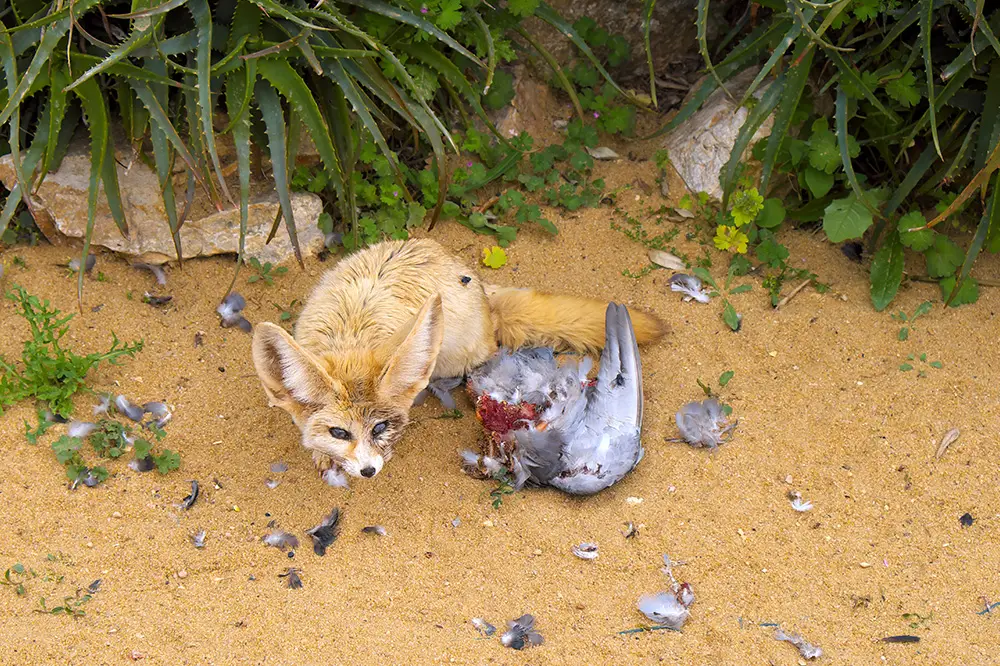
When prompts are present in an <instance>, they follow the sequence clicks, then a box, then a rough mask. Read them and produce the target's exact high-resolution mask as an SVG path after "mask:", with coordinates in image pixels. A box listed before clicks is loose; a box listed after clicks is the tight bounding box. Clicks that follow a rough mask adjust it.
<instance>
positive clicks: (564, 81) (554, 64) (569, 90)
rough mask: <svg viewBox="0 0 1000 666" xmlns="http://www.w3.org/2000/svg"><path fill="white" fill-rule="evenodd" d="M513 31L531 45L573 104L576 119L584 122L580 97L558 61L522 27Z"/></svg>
mask: <svg viewBox="0 0 1000 666" xmlns="http://www.w3.org/2000/svg"><path fill="white" fill-rule="evenodd" d="M514 30H515V31H517V34H519V35H521V38H522V39H523V40H524V41H526V42H528V44H530V45H531V48H533V49H535V51H537V52H538V55H540V56H542V59H543V60H544V61H545V62H546V63H547V64H548V66H549V67H550V68H551V69H552V73H553V74H555V75H556V79H557V80H558V81H559V85H561V86H562V88H563V90H565V91H566V95H567V96H568V97H569V100H570V101H571V102H572V103H573V109H574V110H575V111H576V116H577V118H579V119H580V122H584V119H583V106H582V105H581V104H580V97H579V95H577V94H576V88H575V87H574V86H573V83H572V82H571V81H570V80H569V77H568V76H566V72H565V71H564V70H563V68H562V65H560V64H559V61H558V60H556V58H555V56H553V55H552V53H550V52H549V50H548V49H547V48H545V47H544V46H543V45H542V43H541V42H539V41H538V40H537V39H535V38H534V37H533V36H532V35H531V33H530V32H528V31H527V30H525V29H524V28H523V27H521V26H517V27H516V28H514Z"/></svg>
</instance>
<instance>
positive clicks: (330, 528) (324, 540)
mask: <svg viewBox="0 0 1000 666" xmlns="http://www.w3.org/2000/svg"><path fill="white" fill-rule="evenodd" d="M339 523H340V508H339V507H334V508H333V511H331V512H330V513H329V515H327V517H326V518H324V519H323V520H322V522H320V524H319V525H317V526H316V527H314V528H312V529H311V530H306V534H308V535H309V536H311V537H312V540H313V552H314V553H316V554H317V555H319V556H321V557H322V556H323V555H326V549H327V548H329V547H330V546H331V545H333V542H334V541H336V540H337V536H338V535H339V534H340V524H339Z"/></svg>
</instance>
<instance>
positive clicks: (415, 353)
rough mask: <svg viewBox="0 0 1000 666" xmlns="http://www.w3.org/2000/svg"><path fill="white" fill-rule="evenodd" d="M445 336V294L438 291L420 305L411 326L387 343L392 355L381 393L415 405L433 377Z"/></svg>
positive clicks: (404, 327) (389, 398)
mask: <svg viewBox="0 0 1000 666" xmlns="http://www.w3.org/2000/svg"><path fill="white" fill-rule="evenodd" d="M404 335H405V337H403V336H404ZM443 337H444V313H443V311H442V307H441V294H435V295H434V296H432V297H431V298H429V299H427V302H426V303H424V305H423V307H421V308H420V311H419V312H417V314H416V316H415V317H414V318H413V323H412V324H411V325H410V327H409V328H407V327H406V326H403V327H402V329H401V330H400V331H398V332H397V333H396V335H394V336H393V337H392V339H391V340H390V341H389V342H388V343H387V345H389V346H387V347H386V348H387V349H389V350H390V351H391V354H392V355H391V356H390V357H389V361H388V362H387V363H386V364H385V369H384V370H383V371H382V377H381V378H380V379H379V388H378V390H379V397H380V398H382V399H383V400H387V401H398V402H400V403H404V404H406V405H407V406H409V405H411V404H412V403H413V399H414V398H416V397H417V394H418V393H420V392H421V391H422V390H424V388H426V386H427V382H429V381H430V378H431V373H432V372H433V371H434V364H435V363H437V357H438V352H440V351H441V339H442V338H443Z"/></svg>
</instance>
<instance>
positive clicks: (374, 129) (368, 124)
mask: <svg viewBox="0 0 1000 666" xmlns="http://www.w3.org/2000/svg"><path fill="white" fill-rule="evenodd" d="M325 64H326V69H327V71H328V72H329V74H330V78H331V79H333V81H334V82H335V83H336V84H337V86H338V87H339V88H340V90H341V92H342V93H343V94H344V99H345V100H346V101H348V102H350V104H351V107H352V108H353V109H354V113H356V114H357V115H358V119H359V120H360V121H361V124H362V125H364V127H365V129H367V130H368V131H369V132H370V133H371V135H372V138H373V139H374V140H375V145H377V146H378V147H379V150H381V151H382V154H383V155H384V156H385V158H386V159H387V160H388V161H389V166H390V167H392V171H393V173H394V174H395V177H396V182H397V183H399V186H400V188H401V189H402V190H403V192H406V196H407V198H409V192H408V190H407V187H406V179H405V178H404V177H403V174H402V172H401V171H400V170H399V164H398V163H397V161H396V156H395V154H393V152H392V149H390V148H389V144H388V143H387V142H386V140H385V137H384V136H383V135H382V130H381V129H380V128H379V126H378V123H377V122H375V118H373V117H372V115H371V113H369V111H368V105H367V104H365V100H364V99H363V98H362V96H361V91H360V90H358V87H357V85H355V83H354V81H352V80H351V77H350V76H348V75H347V72H346V71H345V70H344V67H343V66H342V65H341V64H340V63H339V62H338V61H336V60H331V61H328V62H326V63H325ZM340 194H341V195H342V193H340Z"/></svg>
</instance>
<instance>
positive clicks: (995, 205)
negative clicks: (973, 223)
mask: <svg viewBox="0 0 1000 666" xmlns="http://www.w3.org/2000/svg"><path fill="white" fill-rule="evenodd" d="M998 232H1000V172H998V173H997V174H996V175H995V176H994V177H993V193H992V195H991V196H990V199H989V203H988V205H987V206H986V210H985V211H983V217H982V219H980V220H979V226H978V227H976V235H975V236H973V237H972V244H971V245H969V251H968V252H966V253H965V261H963V262H962V270H961V271H960V272H959V275H958V279H957V280H956V281H955V287H954V288H953V289H952V290H951V293H950V294H949V295H948V299H947V300H946V301H945V302H944V304H945V305H946V306H947V305H951V302H952V301H953V300H955V297H956V296H957V295H958V290H959V287H961V286H962V284H964V283H965V280H966V278H968V277H969V273H971V272H972V265H973V264H974V263H976V257H978V256H979V253H980V252H981V251H982V249H983V243H985V242H986V238H987V237H988V236H992V235H994V234H996V233H998Z"/></svg>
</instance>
